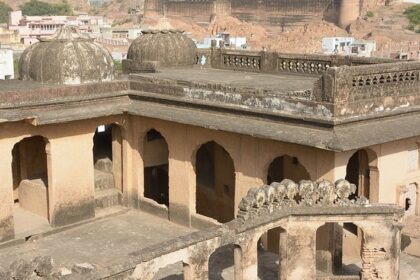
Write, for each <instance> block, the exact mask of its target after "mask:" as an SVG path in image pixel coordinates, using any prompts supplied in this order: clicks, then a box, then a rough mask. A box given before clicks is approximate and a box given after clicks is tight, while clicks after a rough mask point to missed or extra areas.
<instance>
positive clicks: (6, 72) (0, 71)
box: [0, 48, 15, 80]
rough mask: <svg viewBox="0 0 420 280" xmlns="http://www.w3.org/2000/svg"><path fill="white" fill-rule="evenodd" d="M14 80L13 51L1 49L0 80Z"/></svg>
mask: <svg viewBox="0 0 420 280" xmlns="http://www.w3.org/2000/svg"><path fill="white" fill-rule="evenodd" d="M14 78H15V71H14V65H13V51H12V50H11V49H1V48H0V80H11V79H14Z"/></svg>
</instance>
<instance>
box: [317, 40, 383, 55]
mask: <svg viewBox="0 0 420 280" xmlns="http://www.w3.org/2000/svg"><path fill="white" fill-rule="evenodd" d="M375 50H376V43H375V41H368V40H356V39H354V38H353V37H326V38H323V39H322V51H323V52H324V53H325V54H329V55H331V54H337V55H351V56H362V57H371V56H372V54H373V52H374V51H375Z"/></svg>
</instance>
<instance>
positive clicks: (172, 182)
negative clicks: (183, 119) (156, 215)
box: [166, 125, 195, 226]
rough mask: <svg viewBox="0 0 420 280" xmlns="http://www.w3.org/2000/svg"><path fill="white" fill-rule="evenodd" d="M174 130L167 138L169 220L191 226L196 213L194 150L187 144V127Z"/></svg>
mask: <svg viewBox="0 0 420 280" xmlns="http://www.w3.org/2000/svg"><path fill="white" fill-rule="evenodd" d="M173 129H174V130H176V131H177V132H176V133H175V132H172V133H168V134H167V137H166V141H167V143H168V148H169V219H170V220H171V221H172V222H174V223H177V224H181V225H185V226H191V214H192V213H194V212H195V172H194V167H193V164H192V162H191V154H192V149H191V147H190V146H188V145H187V144H186V143H185V139H186V134H187V131H186V129H185V127H179V126H176V125H174V126H173ZM172 135H174V136H172ZM184 136H185V137H184Z"/></svg>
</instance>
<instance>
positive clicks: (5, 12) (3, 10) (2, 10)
mask: <svg viewBox="0 0 420 280" xmlns="http://www.w3.org/2000/svg"><path fill="white" fill-rule="evenodd" d="M11 11H12V8H10V6H9V5H7V4H6V3H4V2H1V1H0V23H6V22H8V20H9V12H11Z"/></svg>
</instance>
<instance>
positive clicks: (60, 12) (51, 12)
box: [21, 0, 73, 16]
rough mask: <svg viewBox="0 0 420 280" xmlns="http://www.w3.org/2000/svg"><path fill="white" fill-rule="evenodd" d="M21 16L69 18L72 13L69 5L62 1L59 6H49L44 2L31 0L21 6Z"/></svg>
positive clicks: (64, 0)
mask: <svg viewBox="0 0 420 280" xmlns="http://www.w3.org/2000/svg"><path fill="white" fill-rule="evenodd" d="M21 9H22V14H24V15H26V16H69V15H72V14H73V12H72V10H71V7H70V5H69V3H67V1H66V0H63V1H62V2H61V3H59V4H49V3H46V2H42V1H38V0H31V1H29V2H26V3H25V4H23V5H22V6H21Z"/></svg>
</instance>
